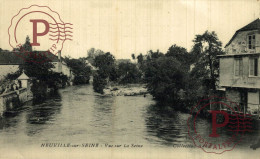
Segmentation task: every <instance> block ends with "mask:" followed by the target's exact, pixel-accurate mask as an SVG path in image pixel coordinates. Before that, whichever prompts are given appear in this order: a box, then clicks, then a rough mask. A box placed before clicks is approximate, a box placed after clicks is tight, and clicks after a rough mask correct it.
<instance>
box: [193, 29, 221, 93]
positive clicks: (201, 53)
mask: <svg viewBox="0 0 260 159" xmlns="http://www.w3.org/2000/svg"><path fill="white" fill-rule="evenodd" d="M193 42H194V46H193V48H192V51H191V53H192V56H193V57H192V58H191V59H193V60H194V69H193V70H192V72H191V78H194V79H197V80H198V81H201V84H200V86H201V87H204V90H205V94H208V93H209V92H208V90H212V91H213V92H214V91H215V90H216V87H217V82H218V76H219V60H218V59H217V56H218V55H223V54H224V52H223V50H222V43H221V42H220V41H219V39H218V37H217V34H216V33H215V32H214V31H213V32H208V31H206V32H205V33H204V34H202V35H196V37H195V39H194V40H193ZM198 83H199V82H198Z"/></svg>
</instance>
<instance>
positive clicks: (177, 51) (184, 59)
mask: <svg viewBox="0 0 260 159" xmlns="http://www.w3.org/2000/svg"><path fill="white" fill-rule="evenodd" d="M165 56H166V57H173V58H175V59H176V60H178V61H179V62H180V63H181V64H182V65H183V66H184V67H185V69H186V71H188V70H189V68H190V64H191V58H190V57H191V54H189V53H188V52H187V50H186V49H185V48H183V47H180V46H177V45H176V44H174V45H172V46H171V47H170V48H169V49H168V51H167V53H166V54H165Z"/></svg>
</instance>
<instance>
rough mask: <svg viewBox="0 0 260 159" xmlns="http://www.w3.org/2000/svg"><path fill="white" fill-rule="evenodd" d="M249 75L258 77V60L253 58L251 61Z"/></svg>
mask: <svg viewBox="0 0 260 159" xmlns="http://www.w3.org/2000/svg"><path fill="white" fill-rule="evenodd" d="M249 75H250V76H258V58H251V59H250V60H249Z"/></svg>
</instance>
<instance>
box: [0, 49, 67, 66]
mask: <svg viewBox="0 0 260 159" xmlns="http://www.w3.org/2000/svg"><path fill="white" fill-rule="evenodd" d="M32 53H34V54H36V56H37V55H38V56H39V55H42V56H46V57H47V58H48V59H49V60H50V61H51V62H58V61H59V59H58V56H56V55H54V54H52V53H50V52H46V51H33V52H32ZM29 55H30V54H29V53H28V52H18V51H0V65H21V64H24V63H25V59H24V58H25V57H26V56H29ZM62 60H63V58H62Z"/></svg>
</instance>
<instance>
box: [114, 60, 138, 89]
mask: <svg viewBox="0 0 260 159" xmlns="http://www.w3.org/2000/svg"><path fill="white" fill-rule="evenodd" d="M141 75H142V73H141V71H140V70H139V69H138V68H137V67H136V64H133V63H130V62H127V63H120V64H119V65H118V76H119V83H121V84H127V83H138V82H140V81H141Z"/></svg>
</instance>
